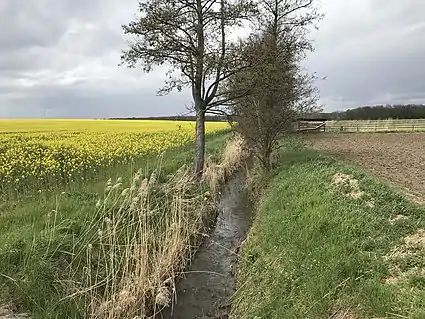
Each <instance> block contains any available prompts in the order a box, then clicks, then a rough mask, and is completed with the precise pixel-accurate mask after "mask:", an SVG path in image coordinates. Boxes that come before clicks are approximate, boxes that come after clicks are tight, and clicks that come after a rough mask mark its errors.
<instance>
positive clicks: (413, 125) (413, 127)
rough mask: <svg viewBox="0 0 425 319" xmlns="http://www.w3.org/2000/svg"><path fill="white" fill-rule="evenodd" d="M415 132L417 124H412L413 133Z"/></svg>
mask: <svg viewBox="0 0 425 319" xmlns="http://www.w3.org/2000/svg"><path fill="white" fill-rule="evenodd" d="M414 131H415V124H412V132H414Z"/></svg>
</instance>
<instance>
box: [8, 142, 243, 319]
mask: <svg viewBox="0 0 425 319" xmlns="http://www.w3.org/2000/svg"><path fill="white" fill-rule="evenodd" d="M235 145H236V146H235ZM240 145H241V144H240V142H237V143H233V144H230V145H229V146H227V147H226V148H225V151H224V153H223V154H222V155H218V156H217V155H213V158H214V159H215V161H220V162H221V161H223V160H225V159H227V161H226V162H225V163H224V165H222V166H220V165H218V164H211V166H210V168H209V169H208V171H209V172H210V173H209V174H211V175H210V176H212V175H214V176H215V177H216V178H217V180H220V181H222V180H224V177H223V176H222V175H221V174H224V173H226V174H230V173H231V171H232V170H233V168H234V167H237V166H240V165H241V163H242V162H243V160H244V159H245V158H246V157H245V154H246V153H243V152H241V150H242V148H240V147H239V146H240ZM214 153H215V152H210V154H214ZM229 154H231V155H229ZM211 162H212V163H214V160H213V159H212V160H211ZM213 167H216V168H217V167H221V168H220V170H219V171H217V169H216V170H215V171H214V169H213ZM205 176H208V174H205ZM127 179H128V178H127ZM194 180H195V179H194V176H193V175H192V170H191V169H190V167H189V166H182V167H180V169H177V170H175V169H174V170H171V169H170V166H169V160H167V158H164V159H163V160H162V159H159V160H158V161H157V164H156V167H155V169H154V170H153V171H152V169H148V168H147V169H146V170H139V171H138V172H136V173H134V174H132V176H131V178H130V180H126V178H121V177H118V178H115V179H114V180H112V179H110V180H108V182H107V184H106V185H104V191H103V192H102V193H98V194H101V195H100V196H97V197H92V199H91V200H90V202H91V204H90V207H91V209H85V210H84V212H85V214H75V215H70V216H69V217H67V216H66V215H65V216H64V213H65V212H64V211H63V210H62V208H63V207H62V206H63V203H62V199H61V196H65V195H66V194H62V195H58V197H57V204H56V205H55V208H54V209H53V210H52V211H51V212H50V213H47V214H45V216H44V222H43V226H42V230H41V231H40V232H37V233H35V232H34V237H33V239H32V240H31V243H30V244H28V241H27V240H24V239H22V240H21V241H20V240H13V241H12V240H11V241H10V243H11V246H8V247H0V248H1V249H2V250H0V269H1V271H0V273H2V274H3V276H2V277H1V276H0V277H1V278H0V283H1V287H2V288H3V290H2V292H3V293H0V296H2V297H3V299H4V300H5V301H6V300H7V301H12V302H13V303H14V304H15V305H16V306H17V307H18V309H17V310H21V311H24V310H30V311H31V315H32V316H33V317H34V318H87V317H91V318H136V317H138V318H147V317H149V316H152V315H155V313H157V312H159V311H160V310H161V309H162V308H163V307H165V306H167V305H168V304H170V302H171V301H172V300H173V298H175V296H174V293H175V290H174V285H175V283H174V281H175V278H176V277H178V276H179V275H180V273H181V272H182V271H183V270H184V267H185V266H186V264H187V262H188V260H189V259H190V257H191V254H192V253H193V252H194V248H195V247H196V246H197V245H198V244H199V242H200V239H201V234H203V233H205V229H204V227H206V226H207V225H208V224H209V221H211V220H212V219H213V218H214V216H215V213H214V210H213V207H214V199H215V198H216V194H215V192H216V191H218V190H219V188H218V187H217V188H216V189H213V188H211V185H213V184H210V183H209V181H210V180H211V179H210V180H203V182H202V183H201V184H199V183H198V182H196V183H195V182H194ZM214 185H215V184H214ZM65 214H66V213H65ZM20 248H22V249H20ZM13 251H14V252H13ZM0 304H1V302H0ZM19 308H20V309H19Z"/></svg>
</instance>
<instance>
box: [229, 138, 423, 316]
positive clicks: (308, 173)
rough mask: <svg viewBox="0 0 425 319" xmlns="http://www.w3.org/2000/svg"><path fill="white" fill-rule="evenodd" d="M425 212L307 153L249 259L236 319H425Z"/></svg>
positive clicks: (293, 151) (280, 182) (289, 172)
mask: <svg viewBox="0 0 425 319" xmlns="http://www.w3.org/2000/svg"><path fill="white" fill-rule="evenodd" d="M424 216H425V210H424V209H423V208H419V207H417V206H414V205H413V204H411V203H410V202H408V201H406V200H405V199H404V198H403V196H402V195H400V194H397V193H396V192H394V191H393V190H392V189H390V187H388V186H386V185H385V184H383V183H381V182H379V181H377V180H375V179H373V178H372V177H371V176H369V175H368V174H366V173H364V172H362V171H360V170H358V169H356V168H353V167H349V166H346V165H344V164H342V163H341V162H338V161H337V160H335V159H333V158H331V157H328V156H325V155H323V154H321V153H319V152H317V151H314V150H311V149H306V148H304V147H302V146H298V147H294V146H292V147H287V148H286V149H285V150H284V151H283V152H282V158H281V167H280V168H279V169H278V171H277V174H276V176H274V177H273V178H272V180H271V181H270V183H269V185H268V187H267V190H266V191H265V196H264V201H263V202H262V204H261V205H260V207H259V209H258V212H257V217H256V219H255V221H254V224H253V227H252V229H251V231H250V234H249V236H248V240H247V242H246V244H245V245H244V247H243V249H242V255H241V258H240V262H239V269H238V287H239V289H238V292H237V295H236V297H235V300H234V304H233V318H250V319H252V318H263V319H265V318H267V319H270V318H276V319H277V318H279V319H280V318H285V319H286V318H350V319H352V318H377V317H378V318H425V277H424V275H425V271H424V269H425V258H424V256H425V254H424V250H425V244H424V243H425V235H424V234H425V232H424V231H421V230H420V229H421V228H423V227H424V225H425V221H424Z"/></svg>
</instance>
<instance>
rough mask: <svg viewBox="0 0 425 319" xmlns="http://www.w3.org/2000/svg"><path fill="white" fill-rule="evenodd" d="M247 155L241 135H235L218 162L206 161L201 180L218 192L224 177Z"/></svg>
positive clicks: (241, 163) (231, 172) (241, 162)
mask: <svg viewBox="0 0 425 319" xmlns="http://www.w3.org/2000/svg"><path fill="white" fill-rule="evenodd" d="M248 157H249V151H248V148H247V147H246V144H245V142H244V140H243V139H242V137H240V136H235V137H234V138H233V139H232V140H230V141H229V142H228V143H227V145H226V147H225V149H224V151H223V153H222V155H221V159H220V160H219V162H218V163H216V162H211V161H207V163H206V165H205V166H206V167H205V170H204V175H203V180H204V182H205V183H207V185H208V186H209V187H210V189H211V190H212V192H213V193H216V194H217V193H218V188H219V187H220V185H221V184H223V182H225V180H226V178H228V177H229V176H230V175H232V174H233V173H234V172H235V171H237V170H238V169H239V168H241V166H242V165H244V163H245V162H246V160H247V159H248Z"/></svg>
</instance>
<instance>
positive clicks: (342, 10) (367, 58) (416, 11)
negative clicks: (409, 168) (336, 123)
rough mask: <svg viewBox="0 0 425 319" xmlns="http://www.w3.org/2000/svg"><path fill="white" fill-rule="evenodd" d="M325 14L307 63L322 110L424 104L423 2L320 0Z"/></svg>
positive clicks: (424, 4)
mask: <svg viewBox="0 0 425 319" xmlns="http://www.w3.org/2000/svg"><path fill="white" fill-rule="evenodd" d="M323 9H324V11H325V12H326V11H327V16H326V17H325V19H324V21H323V22H322V28H321V30H319V32H317V33H316V34H315V35H314V38H315V46H316V51H315V52H314V53H313V54H311V55H310V57H309V61H307V65H308V67H309V68H310V69H313V70H314V71H316V72H317V73H318V74H319V75H320V76H327V80H326V81H319V82H318V83H317V84H318V86H319V88H320V91H321V96H322V100H323V101H324V102H325V103H326V104H327V110H336V109H345V108H350V107H356V106H359V105H364V104H381V103H410V102H415V103H425V98H424V97H425V82H424V81H423V77H424V74H425V65H424V57H425V45H424V44H425V17H424V16H423V12H425V2H423V1H416V0H407V1H397V0H391V1H388V0H385V1H384V0H370V1H361V2H360V1H355V0H345V1H339V2H338V3H337V1H336V0H324V1H323Z"/></svg>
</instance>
